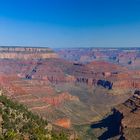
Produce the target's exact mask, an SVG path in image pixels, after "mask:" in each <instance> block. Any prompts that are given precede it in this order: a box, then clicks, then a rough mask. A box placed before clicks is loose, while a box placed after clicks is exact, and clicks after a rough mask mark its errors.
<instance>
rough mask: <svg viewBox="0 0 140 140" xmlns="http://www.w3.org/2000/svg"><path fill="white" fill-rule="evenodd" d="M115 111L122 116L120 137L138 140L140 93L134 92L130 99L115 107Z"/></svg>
mask: <svg viewBox="0 0 140 140" xmlns="http://www.w3.org/2000/svg"><path fill="white" fill-rule="evenodd" d="M117 110H118V111H119V112H121V113H122V114H123V118H122V121H121V127H122V130H121V131H122V136H123V137H124V138H125V139H126V140H139V138H140V117H139V116H140V91H138V90H136V91H135V92H134V95H133V96H132V97H130V98H129V99H128V100H127V101H126V102H124V103H123V104H121V105H119V106H118V107H117Z"/></svg>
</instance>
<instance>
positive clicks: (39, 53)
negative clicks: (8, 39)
mask: <svg viewBox="0 0 140 140" xmlns="http://www.w3.org/2000/svg"><path fill="white" fill-rule="evenodd" d="M40 58H43V59H45V58H58V55H57V54H56V53H54V52H53V51H52V50H51V49H49V48H32V47H0V59H25V60H26V59H40Z"/></svg>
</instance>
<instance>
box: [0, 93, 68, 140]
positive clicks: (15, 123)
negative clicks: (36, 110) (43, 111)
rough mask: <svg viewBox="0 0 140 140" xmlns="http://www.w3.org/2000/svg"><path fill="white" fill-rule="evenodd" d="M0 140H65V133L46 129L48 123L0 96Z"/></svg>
mask: <svg viewBox="0 0 140 140" xmlns="http://www.w3.org/2000/svg"><path fill="white" fill-rule="evenodd" d="M0 116H1V121H0V123H1V132H0V140H67V139H68V137H67V136H66V134H65V133H63V132H62V133H57V132H54V131H53V130H49V129H48V128H47V125H48V122H47V121H46V120H44V119H43V118H41V117H39V116H38V115H35V114H33V113H32V112H30V111H28V109H27V108H26V107H25V106H23V105H21V104H19V103H17V102H13V101H11V100H10V99H8V98H7V97H6V96H3V95H2V96H0Z"/></svg>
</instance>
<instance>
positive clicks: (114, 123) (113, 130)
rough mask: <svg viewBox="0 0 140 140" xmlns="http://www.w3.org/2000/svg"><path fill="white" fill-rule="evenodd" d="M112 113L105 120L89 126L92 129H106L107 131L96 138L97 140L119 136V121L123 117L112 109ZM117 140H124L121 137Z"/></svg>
mask: <svg viewBox="0 0 140 140" xmlns="http://www.w3.org/2000/svg"><path fill="white" fill-rule="evenodd" d="M112 112H113V113H112V114H111V115H109V116H107V117H106V118H105V119H103V120H101V121H100V122H98V123H96V124H92V125H91V128H92V129H95V128H107V131H105V132H104V133H103V134H102V135H101V136H99V137H98V139H99V140H107V139H109V138H112V137H115V136H118V135H120V134H121V120H122V118H123V115H122V114H121V113H120V112H119V111H117V110H116V109H112ZM119 140H124V138H123V136H121V137H120V139H119Z"/></svg>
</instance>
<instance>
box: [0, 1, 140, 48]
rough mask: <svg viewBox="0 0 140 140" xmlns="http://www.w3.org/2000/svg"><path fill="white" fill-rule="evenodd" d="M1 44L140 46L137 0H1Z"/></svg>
mask: <svg viewBox="0 0 140 140" xmlns="http://www.w3.org/2000/svg"><path fill="white" fill-rule="evenodd" d="M0 45H22V46H46V47H51V48H59V47H140V0H0Z"/></svg>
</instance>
